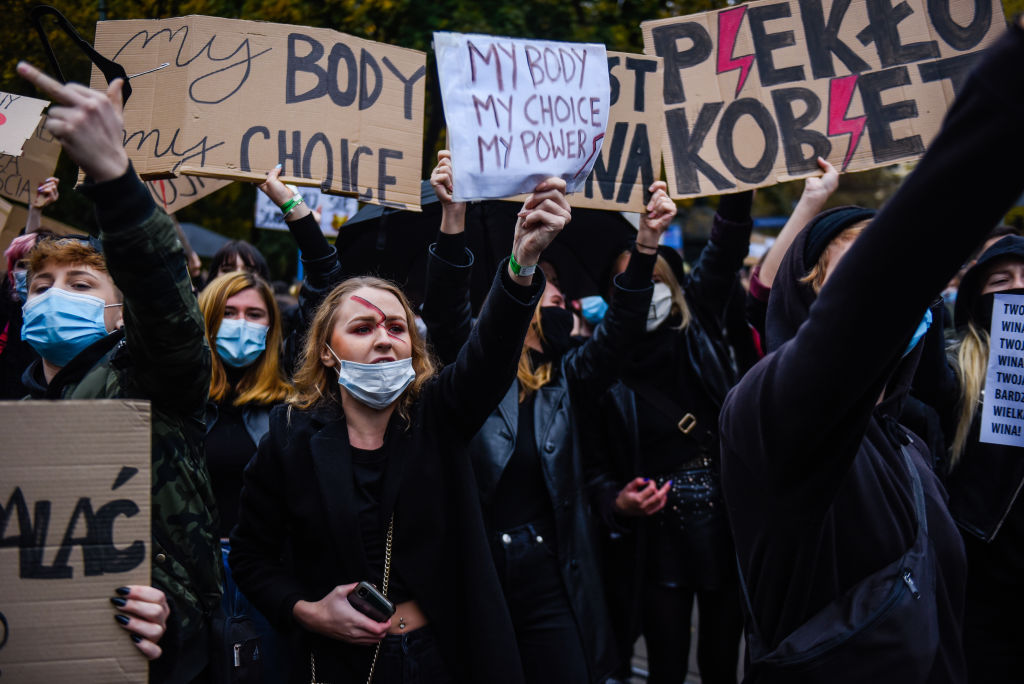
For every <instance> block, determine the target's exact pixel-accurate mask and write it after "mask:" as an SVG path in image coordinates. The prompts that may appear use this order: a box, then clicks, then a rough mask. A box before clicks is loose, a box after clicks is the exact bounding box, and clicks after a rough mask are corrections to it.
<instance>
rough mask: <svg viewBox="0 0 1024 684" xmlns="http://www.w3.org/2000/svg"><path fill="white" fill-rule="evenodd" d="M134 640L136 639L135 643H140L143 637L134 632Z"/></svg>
mask: <svg viewBox="0 0 1024 684" xmlns="http://www.w3.org/2000/svg"><path fill="white" fill-rule="evenodd" d="M132 641H134V642H135V643H139V642H140V641H142V637H140V636H139V635H138V634H132Z"/></svg>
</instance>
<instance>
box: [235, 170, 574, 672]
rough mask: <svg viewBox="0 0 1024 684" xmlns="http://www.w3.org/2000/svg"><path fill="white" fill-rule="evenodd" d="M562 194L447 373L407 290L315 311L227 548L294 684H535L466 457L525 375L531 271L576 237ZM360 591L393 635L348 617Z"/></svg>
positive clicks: (344, 287) (552, 198)
mask: <svg viewBox="0 0 1024 684" xmlns="http://www.w3.org/2000/svg"><path fill="white" fill-rule="evenodd" d="M564 190H565V184H564V182H563V181H561V180H560V179H548V180H547V181H544V182H543V183H541V184H540V185H538V186H537V189H536V191H535V192H534V194H533V195H531V196H530V198H529V199H527V201H526V202H525V204H524V205H523V210H522V211H521V212H520V218H519V220H518V222H517V225H516V230H515V238H514V242H513V245H512V258H511V259H510V261H509V262H506V263H505V264H503V265H502V267H501V269H500V271H499V273H498V274H497V277H496V278H495V280H494V283H493V285H492V287H491V291H490V294H489V296H488V301H487V305H486V306H485V307H484V308H483V311H482V312H481V315H480V319H479V321H478V322H477V325H476V326H475V327H474V329H473V332H472V333H471V335H470V337H469V339H468V341H467V342H466V344H465V346H464V347H463V349H462V351H461V352H460V354H459V357H458V359H457V360H456V362H455V363H453V364H451V365H449V366H447V367H446V368H445V369H444V370H442V371H440V372H436V371H435V368H434V364H433V362H432V361H431V359H430V356H429V354H428V352H427V350H426V345H425V343H424V341H423V338H422V337H421V336H420V334H419V332H418V331H417V329H416V325H415V322H414V317H413V313H412V311H411V310H410V308H409V303H408V301H407V300H406V298H405V296H404V294H403V293H402V291H401V290H400V289H398V288H397V287H396V286H395V285H393V284H391V283H388V282H386V281H384V280H381V279H378V278H367V277H360V278H353V279H350V280H347V281H345V282H344V283H342V284H341V285H339V286H338V287H336V288H335V289H334V290H333V291H332V292H331V293H330V294H328V295H327V297H326V298H325V299H324V301H323V303H322V304H321V305H320V308H319V309H318V310H317V312H316V315H315V316H314V318H313V321H312V324H311V326H310V329H309V333H308V335H307V337H306V343H305V347H304V351H303V356H302V359H301V361H300V364H299V368H298V372H297V373H296V375H295V388H296V396H295V398H294V399H293V400H292V401H291V402H290V404H289V406H287V407H281V408H279V409H276V410H275V411H274V412H273V413H272V414H271V419H270V432H269V434H268V435H267V437H266V439H264V440H263V442H262V443H261V445H260V449H259V452H258V453H257V455H256V457H255V459H253V461H252V463H250V464H249V467H248V468H247V469H246V473H245V486H244V489H243V490H242V505H241V510H240V515H239V522H238V526H237V527H236V528H235V530H234V532H233V533H232V537H231V544H232V551H231V568H232V570H233V572H234V575H235V578H236V579H237V581H238V584H239V586H240V587H241V588H242V590H243V591H244V592H245V594H246V595H247V596H248V597H249V598H250V599H251V600H252V601H253V603H254V604H255V605H256V606H257V607H258V608H259V609H260V610H261V611H262V612H263V613H264V614H265V615H266V616H267V617H268V618H269V619H270V620H271V621H272V622H273V623H274V624H276V625H277V626H279V627H280V628H282V629H283V630H285V631H286V632H287V634H288V638H289V643H290V646H291V647H292V653H293V654H294V655H295V657H294V658H293V659H292V662H293V664H294V667H293V668H292V669H291V671H290V673H289V681H294V682H309V681H311V679H312V681H329V682H359V683H360V684H361V683H362V682H365V681H366V679H367V674H368V673H370V672H372V673H373V675H372V676H373V678H374V681H375V682H378V683H379V684H383V683H387V682H399V681H401V682H424V683H441V682H474V683H475V682H498V683H501V682H508V683H510V684H522V682H523V676H522V672H521V670H520V668H519V659H518V654H517V652H516V645H515V638H514V635H513V633H512V628H511V624H510V619H509V616H508V611H507V609H506V607H505V605H504V602H503V601H502V599H501V594H500V588H499V586H498V582H497V577H496V576H495V573H494V568H493V565H492V563H491V560H490V551H489V549H488V546H487V541H486V538H485V536H484V532H483V522H482V520H481V517H480V510H479V505H478V503H477V495H476V489H475V486H474V484H473V474H472V470H471V468H470V463H469V458H468V454H467V451H466V445H467V443H468V441H469V439H470V438H471V437H472V436H473V434H474V433H475V432H476V431H477V429H478V428H479V427H480V425H481V424H482V423H483V422H484V420H485V419H486V417H487V415H488V414H489V413H490V412H491V411H492V410H493V409H494V407H495V406H496V405H497V404H498V401H499V400H500V399H501V397H502V395H503V394H504V392H505V390H506V389H507V388H508V385H509V383H510V382H511V381H512V378H513V377H514V375H515V370H516V363H517V361H518V358H519V352H520V349H521V348H522V344H523V338H524V336H525V334H526V329H527V326H528V325H529V321H530V318H531V316H532V315H533V311H534V309H535V308H536V306H537V302H538V300H539V299H540V293H541V291H542V290H543V288H544V278H543V275H540V274H538V275H530V274H528V271H529V267H530V266H535V265H536V264H537V262H538V261H539V259H540V254H541V252H542V251H543V250H544V248H545V247H546V246H547V245H548V244H549V243H550V242H551V240H552V239H553V238H554V236H555V235H556V234H557V233H558V232H559V231H560V230H561V228H562V226H563V225H565V223H567V222H568V220H569V217H570V212H569V205H568V203H567V202H566V200H565V195H564ZM513 263H514V264H516V266H515V267H513V266H512V264H513ZM360 581H366V582H370V583H372V584H375V585H376V586H377V588H378V589H379V590H380V591H382V592H384V593H385V594H386V596H387V598H388V599H389V600H390V601H391V602H392V603H393V604H394V606H395V612H394V614H393V616H392V617H391V618H389V619H386V620H384V621H383V622H378V621H376V620H374V619H372V618H370V617H368V616H367V615H364V614H363V613H361V612H359V611H357V610H356V609H355V608H354V607H353V606H352V605H351V604H350V602H349V600H348V596H349V594H350V593H351V592H352V591H353V590H354V588H355V587H356V585H357V583H359V582H360ZM403 672H405V673H406V675H408V676H409V677H412V678H411V679H410V678H408V677H405V678H403Z"/></svg>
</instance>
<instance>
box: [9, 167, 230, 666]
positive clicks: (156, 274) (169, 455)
mask: <svg viewBox="0 0 1024 684" xmlns="http://www.w3.org/2000/svg"><path fill="white" fill-rule="evenodd" d="M81 190H82V192H83V193H84V194H86V195H87V196H89V197H90V198H91V199H93V200H94V201H95V203H96V213H97V219H98V223H99V226H100V228H99V233H98V237H99V238H100V241H101V242H102V244H103V251H104V256H105V258H106V262H107V268H108V269H109V271H110V275H111V277H112V278H113V279H114V282H115V283H116V284H117V286H118V288H120V290H121V292H122V294H123V295H124V324H125V325H124V331H123V333H122V332H121V331H118V332H115V333H112V334H111V335H108V336H107V338H105V339H103V340H100V341H99V342H97V343H95V344H94V345H92V346H90V347H89V348H87V349H85V350H84V351H82V352H81V353H80V354H79V355H78V356H77V357H75V358H74V359H73V360H72V361H71V362H70V363H69V364H68V365H67V366H65V367H64V368H63V369H62V370H61V371H60V372H59V373H58V374H57V375H56V376H55V377H54V378H53V380H52V381H51V382H50V383H49V385H46V384H45V382H42V383H41V382H40V379H41V377H42V374H41V368H39V367H38V362H36V364H34V365H33V366H30V367H29V368H28V370H27V371H26V373H25V381H26V382H27V383H28V385H27V386H29V389H30V392H31V395H32V396H33V397H34V398H51V399H57V398H62V399H117V398H128V399H146V400H149V401H150V404H151V407H152V421H153V422H152V431H153V440H152V482H153V489H152V530H153V535H152V536H153V539H152V580H153V586H155V587H157V588H159V589H161V590H163V592H164V593H165V594H166V595H167V600H168V603H169V604H170V606H171V616H170V620H169V622H168V631H167V634H165V636H164V638H163V639H162V640H161V642H160V646H161V647H162V648H163V651H164V654H163V655H162V656H161V657H160V658H159V659H158V660H157V661H154V663H153V664H152V667H151V678H152V680H153V681H191V679H192V678H193V677H194V675H195V674H198V671H201V670H202V668H203V667H204V666H205V664H206V658H207V644H208V631H207V629H208V622H209V617H210V614H211V613H212V611H213V610H214V609H215V608H216V607H217V606H218V605H219V603H220V594H221V591H222V585H223V570H222V567H221V556H220V553H221V552H220V545H219V541H218V539H217V536H216V529H217V526H216V519H215V516H216V509H215V507H214V498H213V492H212V489H211V487H210V478H209V474H208V472H207V469H206V463H205V459H204V458H203V439H204V436H205V422H204V411H205V408H206V399H207V395H208V393H209V388H210V365H211V359H210V348H209V345H207V343H206V337H205V335H204V332H203V330H204V326H203V319H202V316H201V315H200V312H199V307H198V304H197V302H196V298H195V295H193V293H192V288H191V284H190V281H189V276H188V272H187V270H186V266H185V256H184V252H183V250H182V247H181V243H180V241H179V240H178V237H177V235H176V233H175V230H174V225H173V223H172V222H171V220H170V219H169V218H168V217H167V215H166V214H164V213H163V212H162V211H160V210H159V209H157V208H156V206H155V205H154V203H153V201H152V199H151V198H150V195H149V192H148V190H146V188H145V186H144V185H143V184H142V182H141V181H140V180H139V179H138V177H137V176H136V175H135V172H134V171H133V170H129V171H128V173H127V174H125V176H122V177H121V178H118V179H116V180H113V181H109V182H106V183H100V184H96V185H85V186H82V188H81ZM197 668H198V670H197Z"/></svg>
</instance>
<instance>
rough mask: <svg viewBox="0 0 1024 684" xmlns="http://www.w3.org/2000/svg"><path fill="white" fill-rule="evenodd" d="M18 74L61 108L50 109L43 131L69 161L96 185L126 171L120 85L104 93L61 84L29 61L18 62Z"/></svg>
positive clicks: (77, 85)
mask: <svg viewBox="0 0 1024 684" xmlns="http://www.w3.org/2000/svg"><path fill="white" fill-rule="evenodd" d="M18 74H19V75H20V76H21V77H22V78H24V79H25V80H27V81H28V82H29V83H31V84H32V85H34V86H35V87H36V88H37V89H38V90H39V92H41V93H44V94H45V95H46V96H47V97H50V98H52V99H53V100H54V101H55V102H58V103H59V104H61V105H64V106H57V107H50V111H49V113H48V116H47V119H46V130H48V131H49V132H50V133H52V134H53V135H54V136H55V137H56V138H57V139H58V140H59V141H60V143H61V145H62V146H63V147H64V149H65V150H66V151H67V153H68V155H69V156H70V157H71V160H72V161H74V162H75V163H76V164H78V166H79V167H80V168H81V169H82V171H84V172H85V174H86V175H87V176H89V177H90V178H91V179H92V180H93V181H95V182H103V181H107V180H113V179H114V178H120V177H121V176H123V175H124V173H125V171H127V170H128V155H127V153H125V151H124V146H123V137H124V134H123V131H124V119H123V118H122V117H121V86H122V84H123V81H121V80H116V81H114V82H113V83H111V84H110V86H108V87H107V91H106V93H99V92H96V91H94V90H89V89H88V88H86V87H85V86H84V85H80V84H78V83H68V84H66V85H62V84H60V83H59V82H57V81H56V80H54V79H52V78H50V77H49V76H47V75H46V74H44V73H43V72H41V71H40V70H39V69H37V68H35V67H34V66H32V65H31V64H29V63H28V62H19V63H18Z"/></svg>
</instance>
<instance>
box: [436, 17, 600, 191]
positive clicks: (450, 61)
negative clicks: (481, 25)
mask: <svg viewBox="0 0 1024 684" xmlns="http://www.w3.org/2000/svg"><path fill="white" fill-rule="evenodd" d="M434 51H435V53H436V54H437V70H438V76H439V78H440V81H441V98H442V100H443V103H444V114H445V119H446V120H447V123H448V136H449V144H450V145H451V150H452V166H453V169H454V172H455V179H454V180H455V183H454V184H455V199H456V200H459V201H464V200H473V199H488V198H501V197H509V196H511V195H517V194H520V193H525V192H531V191H532V190H533V188H534V187H535V186H536V185H537V183H539V182H540V181H542V180H544V179H545V178H547V177H550V176H560V177H561V178H564V179H565V182H566V186H567V191H568V192H575V191H576V190H577V189H579V188H580V187H581V185H582V184H583V181H584V180H586V178H587V176H588V175H589V174H590V170H591V169H592V168H593V166H594V162H595V161H596V160H597V157H598V154H599V153H600V151H601V145H602V142H603V140H604V133H605V128H606V127H607V124H608V108H609V101H610V90H609V79H608V61H607V56H606V53H605V49H604V46H603V45H593V44H581V43H554V42H549V41H541V40H525V39H518V38H499V37H495V36H483V35H463V34H458V33H443V32H439V33H435V34H434Z"/></svg>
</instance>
